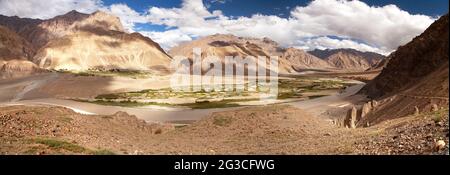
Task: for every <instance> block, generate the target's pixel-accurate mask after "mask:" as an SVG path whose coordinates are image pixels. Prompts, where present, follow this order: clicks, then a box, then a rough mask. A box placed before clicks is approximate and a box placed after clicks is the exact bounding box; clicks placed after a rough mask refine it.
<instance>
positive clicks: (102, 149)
mask: <svg viewBox="0 0 450 175" xmlns="http://www.w3.org/2000/svg"><path fill="white" fill-rule="evenodd" d="M40 76H43V77H44V78H43V77H39V76H38V77H28V78H25V79H20V80H9V81H3V82H0V90H1V91H2V92H5V93H2V94H1V95H0V101H3V103H2V104H0V154H448V143H449V142H448V109H441V110H440V111H437V112H428V113H427V112H425V113H422V114H420V115H412V116H408V117H403V118H400V119H394V120H388V121H385V122H382V123H379V124H377V125H374V126H371V127H365V128H356V129H347V128H343V127H338V126H336V125H335V124H333V122H335V121H336V119H339V118H343V117H345V115H346V112H347V110H348V109H349V108H351V106H352V105H353V104H360V103H361V102H364V101H366V100H367V99H366V98H365V97H364V96H361V95H354V94H355V93H356V92H358V91H359V89H361V87H362V86H363V85H364V84H362V83H357V82H355V83H357V84H356V85H352V86H350V87H348V88H346V89H345V90H343V91H342V92H341V93H335V94H332V95H329V96H325V97H319V98H314V99H309V100H300V101H292V102H287V103H283V104H270V105H258V106H250V107H243V106H241V107H232V108H211V109H180V108H172V107H161V106H155V107H149V106H147V107H134V108H132V107H120V106H104V105H99V104H93V103H86V102H77V101H72V100H65V99H64V98H58V97H61V96H64V95H72V96H77V95H80V96H86V97H92V96H93V95H95V94H98V93H99V92H100V91H108V92H114V91H125V92H126V91H130V90H139V89H140V88H135V89H130V88H129V87H127V83H124V82H128V83H131V82H134V81H140V80H133V79H129V78H121V77H115V78H114V79H115V80H107V79H110V78H111V77H73V76H71V75H58V74H46V75H40ZM346 76H347V75H346ZM36 80H39V81H36ZM75 80H76V81H75ZM157 81H159V80H158V79H147V80H146V81H145V82H142V83H143V84H144V85H143V86H145V84H154V82H157ZM80 82H82V83H81V84H74V83H80ZM95 82H96V83H95ZM99 82H109V83H108V84H107V85H102V84H101V83H99ZM161 84H163V83H159V84H158V85H157V86H158V87H155V88H160V86H161ZM71 86H73V87H72V88H68V87H71ZM153 86H155V85H153ZM100 87H102V88H100ZM145 87H147V86H145ZM61 88H67V89H61ZM91 88H100V89H94V90H92V91H90V92H85V91H87V90H86V89H91ZM52 89H53V90H55V91H54V93H55V94H48V92H53V90H52ZM83 89H85V90H84V91H83ZM244 103H248V102H244ZM121 111H124V112H121ZM125 112H126V113H125ZM442 142H443V143H445V145H444V146H442V145H441V146H442V147H441V148H437V147H436V144H437V143H442Z"/></svg>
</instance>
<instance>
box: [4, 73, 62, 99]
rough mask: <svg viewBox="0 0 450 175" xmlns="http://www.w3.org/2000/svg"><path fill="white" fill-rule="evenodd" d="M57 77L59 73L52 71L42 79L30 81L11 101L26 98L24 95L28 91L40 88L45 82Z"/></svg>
mask: <svg viewBox="0 0 450 175" xmlns="http://www.w3.org/2000/svg"><path fill="white" fill-rule="evenodd" d="M56 78H58V74H56V73H52V74H49V75H48V76H44V77H42V79H39V80H34V81H31V82H29V83H28V84H27V85H26V86H25V87H24V88H23V90H22V91H21V92H19V93H18V94H16V95H15V96H14V98H13V99H11V102H17V101H19V100H22V99H23V98H24V96H25V95H26V94H27V93H28V92H30V91H32V90H34V89H37V88H39V87H41V86H43V85H45V84H46V83H48V82H49V81H52V80H55V79H56Z"/></svg>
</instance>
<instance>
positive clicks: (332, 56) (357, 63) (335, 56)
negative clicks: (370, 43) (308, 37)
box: [308, 49, 385, 71]
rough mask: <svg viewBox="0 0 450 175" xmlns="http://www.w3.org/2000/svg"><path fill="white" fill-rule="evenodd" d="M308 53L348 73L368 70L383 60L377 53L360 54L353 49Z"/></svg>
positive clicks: (317, 50)
mask: <svg viewBox="0 0 450 175" xmlns="http://www.w3.org/2000/svg"><path fill="white" fill-rule="evenodd" d="M308 53H309V54H311V55H314V56H316V57H318V58H321V59H324V60H326V61H327V62H328V63H329V64H331V65H333V66H334V67H336V68H339V69H344V70H350V71H363V70H366V69H369V68H370V67H372V66H373V65H376V64H377V63H378V62H380V61H382V60H383V59H384V58H385V56H383V55H381V54H378V53H374V52H361V51H358V50H355V49H326V50H319V49H316V50H313V51H309V52H308Z"/></svg>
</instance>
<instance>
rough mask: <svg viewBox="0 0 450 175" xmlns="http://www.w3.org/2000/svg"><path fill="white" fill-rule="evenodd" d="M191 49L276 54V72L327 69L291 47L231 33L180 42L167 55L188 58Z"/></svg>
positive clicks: (210, 52) (212, 52) (211, 53)
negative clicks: (277, 66) (277, 70)
mask: <svg viewBox="0 0 450 175" xmlns="http://www.w3.org/2000/svg"><path fill="white" fill-rule="evenodd" d="M193 48H200V49H201V51H202V54H203V55H202V56H203V57H206V56H217V57H219V58H221V59H224V58H225V56H240V57H242V58H245V57H247V56H254V57H257V56H265V57H266V58H269V57H270V56H278V57H279V71H280V72H281V73H291V72H295V71H297V70H299V69H309V68H315V69H326V68H330V65H328V64H327V63H326V62H324V61H322V60H320V59H318V58H316V57H314V56H312V55H309V54H308V53H306V52H303V51H301V50H298V49H295V48H289V49H284V48H282V47H280V46H279V45H278V43H276V42H274V41H272V40H270V39H268V38H263V39H256V38H246V37H237V36H233V35H224V34H216V35H211V36H207V37H203V38H200V39H198V40H195V41H192V42H188V43H183V44H180V45H179V46H177V47H174V48H172V49H171V50H170V51H169V54H170V55H171V56H177V55H181V56H185V57H188V58H192V55H193Z"/></svg>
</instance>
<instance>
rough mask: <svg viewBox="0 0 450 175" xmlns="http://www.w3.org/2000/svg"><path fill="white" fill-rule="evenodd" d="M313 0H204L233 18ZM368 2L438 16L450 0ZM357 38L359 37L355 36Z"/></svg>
mask: <svg viewBox="0 0 450 175" xmlns="http://www.w3.org/2000/svg"><path fill="white" fill-rule="evenodd" d="M310 1H311V0H245V1H244V0H203V3H204V4H205V6H206V7H207V9H208V10H209V11H214V10H221V11H222V13H223V14H224V15H226V16H228V17H230V18H236V17H240V16H246V17H250V16H252V15H254V14H263V15H276V16H279V17H282V18H289V17H290V12H291V10H292V9H293V8H295V7H297V6H306V5H308V3H310ZM361 1H363V2H364V3H366V4H367V5H369V6H385V5H390V4H394V5H396V6H397V7H399V8H400V9H402V10H404V11H407V12H409V13H411V14H423V15H427V16H431V17H436V18H437V17H438V16H441V15H443V14H445V13H447V12H448V6H449V1H448V0H426V1H425V0H361ZM103 3H104V4H105V5H111V4H117V3H123V4H127V5H128V6H129V7H131V8H133V9H134V10H136V11H137V12H139V13H146V12H147V10H148V9H149V8H150V7H161V8H180V7H181V4H182V0H139V1H134V0H104V1H103ZM136 29H137V30H138V31H159V32H162V31H166V30H167V29H168V27H167V26H165V25H156V24H150V23H137V24H136ZM354 40H358V39H357V38H355V39H354Z"/></svg>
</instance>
